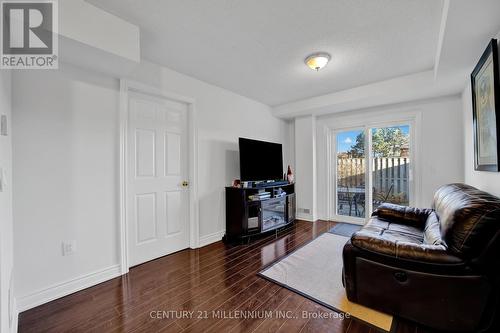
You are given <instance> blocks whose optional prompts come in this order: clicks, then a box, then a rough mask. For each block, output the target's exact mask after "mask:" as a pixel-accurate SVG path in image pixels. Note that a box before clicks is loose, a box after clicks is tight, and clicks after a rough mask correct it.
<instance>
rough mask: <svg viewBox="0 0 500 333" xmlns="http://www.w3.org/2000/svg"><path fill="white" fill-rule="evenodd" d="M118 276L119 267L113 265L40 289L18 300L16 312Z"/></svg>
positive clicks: (119, 272)
mask: <svg viewBox="0 0 500 333" xmlns="http://www.w3.org/2000/svg"><path fill="white" fill-rule="evenodd" d="M120 275H121V270H120V265H114V266H111V267H108V268H104V269H101V270H98V271H95V272H92V273H89V274H85V275H82V276H80V277H77V278H74V279H70V280H67V281H64V282H62V283H58V284H55V285H52V286H50V287H48V288H45V289H40V290H38V291H36V292H34V293H32V294H29V295H26V296H23V297H20V298H18V303H17V304H18V306H17V310H18V312H23V311H26V310H29V309H31V308H34V307H36V306H39V305H42V304H44V303H47V302H50V301H53V300H55V299H58V298H61V297H64V296H67V295H69V294H72V293H75V292H77V291H80V290H82V289H86V288H89V287H92V286H94V285H96V284H99V283H102V282H104V281H107V280H110V279H113V278H115V277H117V276H120Z"/></svg>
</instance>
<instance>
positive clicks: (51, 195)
mask: <svg viewBox="0 0 500 333" xmlns="http://www.w3.org/2000/svg"><path fill="white" fill-rule="evenodd" d="M118 101H119V96H118V80H116V79H111V78H106V77H101V76H98V75H92V74H87V73H85V72H82V71H80V70H78V69H75V68H71V67H69V66H65V68H64V70H59V71H48V70H47V71H18V72H16V73H14V75H13V110H14V111H13V127H14V136H13V149H14V183H15V184H16V188H15V190H14V220H15V227H14V236H15V242H14V245H15V262H16V267H15V277H16V286H17V288H16V293H17V295H18V300H19V302H20V307H21V308H24V306H25V304H26V303H29V302H31V301H33V300H34V299H36V298H37V295H39V294H40V293H42V291H43V290H44V289H46V288H48V287H51V286H53V285H58V284H60V283H62V282H66V281H69V280H71V279H74V278H80V277H83V276H87V275H88V274H89V273H93V272H96V271H100V270H103V269H111V268H112V267H113V266H116V265H117V264H118V234H117V231H116V230H117V227H118V215H117V211H118V198H117V197H118V196H117V188H118V151H117V147H118ZM65 240H76V247H77V252H76V253H75V255H71V256H64V257H63V256H62V251H61V242H62V241H65ZM30 295H31V297H32V299H30V298H29V297H28V298H26V297H27V296H30Z"/></svg>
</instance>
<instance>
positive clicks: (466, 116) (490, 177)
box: [462, 83, 500, 197]
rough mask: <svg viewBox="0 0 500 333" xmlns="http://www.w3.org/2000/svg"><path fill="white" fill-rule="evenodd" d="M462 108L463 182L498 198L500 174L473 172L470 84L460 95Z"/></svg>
mask: <svg viewBox="0 0 500 333" xmlns="http://www.w3.org/2000/svg"><path fill="white" fill-rule="evenodd" d="M462 103H463V105H462V107H463V120H464V121H463V133H464V136H463V141H462V142H463V145H464V161H463V163H464V165H465V182H466V183H467V184H469V185H472V186H474V187H477V188H479V189H481V190H483V191H486V192H489V193H491V194H493V195H496V196H498V197H500V172H488V171H476V170H474V137H473V124H472V92H471V84H470V83H469V84H467V86H466V87H465V89H464V91H463V93H462Z"/></svg>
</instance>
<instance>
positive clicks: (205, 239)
mask: <svg viewBox="0 0 500 333" xmlns="http://www.w3.org/2000/svg"><path fill="white" fill-rule="evenodd" d="M225 233H226V231H225V230H221V231H217V232H214V233H212V234H209V235H206V236H202V237H200V241H199V242H198V247H203V246H207V245H209V244H212V243H215V242H218V241H220V240H221V239H222V237H224V234H225Z"/></svg>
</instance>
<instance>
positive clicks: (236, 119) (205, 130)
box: [131, 63, 292, 237]
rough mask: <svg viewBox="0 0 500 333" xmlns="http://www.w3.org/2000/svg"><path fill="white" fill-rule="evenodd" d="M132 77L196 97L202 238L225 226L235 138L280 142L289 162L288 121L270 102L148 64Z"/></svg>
mask: <svg viewBox="0 0 500 333" xmlns="http://www.w3.org/2000/svg"><path fill="white" fill-rule="evenodd" d="M131 77H132V78H133V79H134V80H140V81H143V82H145V83H148V84H149V85H152V86H155V87H158V88H160V89H162V90H163V91H166V92H175V93H178V94H180V95H184V96H187V97H191V98H194V99H195V100H196V112H197V117H198V119H197V122H198V144H199V146H198V147H199V148H198V169H199V170H198V195H199V209H200V210H199V212H200V235H201V237H207V236H210V235H213V234H220V233H221V231H223V230H224V229H225V203H224V186H227V185H229V184H231V180H232V179H234V178H239V155H238V137H249V138H255V139H261V140H268V141H274V142H279V143H284V149H283V151H284V165H285V166H286V165H287V164H289V163H290V162H289V161H291V158H292V157H291V156H290V155H291V154H290V149H289V148H288V145H287V143H288V141H289V138H290V135H291V132H290V130H289V127H290V125H289V124H288V123H287V122H285V121H284V120H280V119H278V118H276V117H274V116H273V115H272V114H271V109H270V107H269V106H267V105H264V104H262V103H259V102H256V101H253V100H251V99H248V98H246V97H242V96H240V95H237V94H234V93H232V92H229V91H227V90H225V89H222V88H218V87H215V86H213V85H210V84H207V83H204V82H202V81H199V80H195V79H193V78H191V77H189V76H186V75H183V74H180V73H178V72H175V71H172V70H169V69H167V68H161V69H159V68H158V67H157V66H155V65H153V64H150V63H143V65H142V66H141V67H140V68H138V69H137V70H136V71H135V73H133V74H132V75H131Z"/></svg>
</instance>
